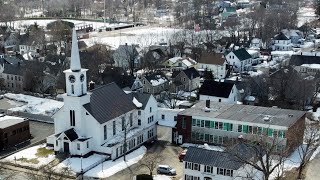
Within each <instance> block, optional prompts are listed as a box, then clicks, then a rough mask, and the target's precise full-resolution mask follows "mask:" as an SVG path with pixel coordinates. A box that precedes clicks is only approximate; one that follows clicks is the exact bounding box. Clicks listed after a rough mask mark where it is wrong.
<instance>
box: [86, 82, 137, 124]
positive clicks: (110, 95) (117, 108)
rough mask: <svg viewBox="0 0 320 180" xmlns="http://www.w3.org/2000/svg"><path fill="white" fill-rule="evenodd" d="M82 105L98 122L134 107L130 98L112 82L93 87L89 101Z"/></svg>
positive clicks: (112, 117) (103, 121)
mask: <svg viewBox="0 0 320 180" xmlns="http://www.w3.org/2000/svg"><path fill="white" fill-rule="evenodd" d="M83 107H84V108H85V109H86V110H87V111H88V112H89V113H90V114H91V115H92V116H93V117H94V118H95V119H96V120H97V121H98V122H99V123H100V124H103V123H105V122H107V121H109V120H112V119H114V118H116V117H119V116H121V115H123V114H125V113H127V112H129V111H131V110H133V109H136V106H135V105H134V104H133V102H132V99H131V98H130V97H129V96H128V95H127V94H126V93H125V92H124V91H123V90H122V89H120V88H119V86H118V85H117V84H116V83H114V82H112V83H109V84H107V85H105V86H102V87H100V88H97V89H94V90H93V91H92V94H91V97H90V103H87V104H85V105H83Z"/></svg>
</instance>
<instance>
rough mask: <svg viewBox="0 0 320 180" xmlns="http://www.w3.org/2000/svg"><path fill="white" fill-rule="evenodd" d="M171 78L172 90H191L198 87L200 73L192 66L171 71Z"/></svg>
mask: <svg viewBox="0 0 320 180" xmlns="http://www.w3.org/2000/svg"><path fill="white" fill-rule="evenodd" d="M171 78H172V88H173V92H178V91H186V92H191V91H193V90H196V89H198V88H199V85H200V74H199V73H198V71H197V70H196V69H195V68H194V67H192V68H188V69H185V70H182V71H173V73H172V77H171Z"/></svg>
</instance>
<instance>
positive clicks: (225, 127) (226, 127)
mask: <svg viewBox="0 0 320 180" xmlns="http://www.w3.org/2000/svg"><path fill="white" fill-rule="evenodd" d="M228 129H229V123H223V130H225V131H228Z"/></svg>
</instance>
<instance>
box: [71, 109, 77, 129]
mask: <svg viewBox="0 0 320 180" xmlns="http://www.w3.org/2000/svg"><path fill="white" fill-rule="evenodd" d="M75 125H76V118H75V113H74V110H70V126H75Z"/></svg>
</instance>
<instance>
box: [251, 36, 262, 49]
mask: <svg viewBox="0 0 320 180" xmlns="http://www.w3.org/2000/svg"><path fill="white" fill-rule="evenodd" d="M261 47H262V40H261V39H259V38H253V39H252V40H251V44H250V48H253V49H260V48H261Z"/></svg>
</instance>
